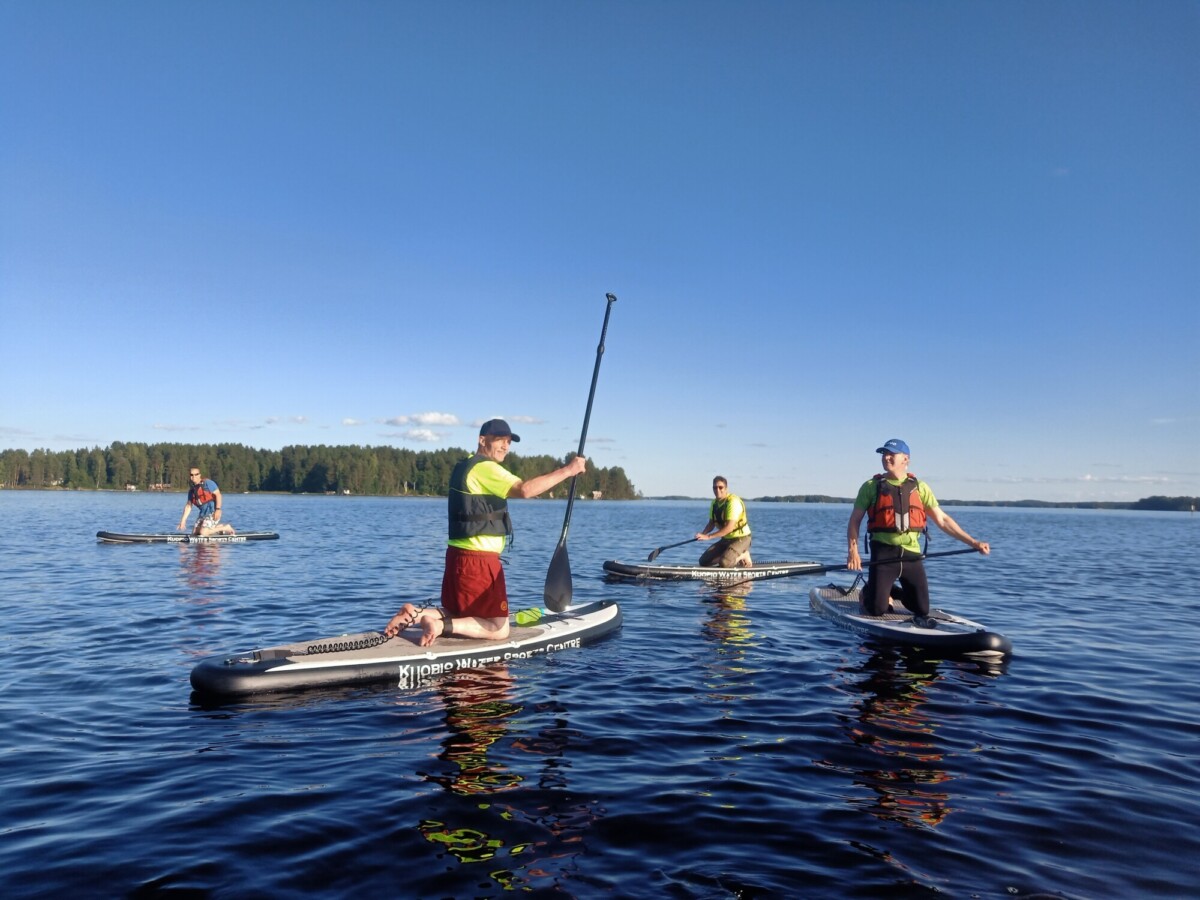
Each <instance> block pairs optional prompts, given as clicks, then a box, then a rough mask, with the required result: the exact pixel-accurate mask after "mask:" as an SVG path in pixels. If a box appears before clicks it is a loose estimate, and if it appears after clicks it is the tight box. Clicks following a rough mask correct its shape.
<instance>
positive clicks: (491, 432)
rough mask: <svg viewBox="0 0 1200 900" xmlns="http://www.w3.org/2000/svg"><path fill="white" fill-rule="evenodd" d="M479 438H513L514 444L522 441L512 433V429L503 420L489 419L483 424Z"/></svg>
mask: <svg viewBox="0 0 1200 900" xmlns="http://www.w3.org/2000/svg"><path fill="white" fill-rule="evenodd" d="M479 436H480V437H506V438H512V439H513V442H514V443H515V442H519V441H520V440H521V438H520V437H519V436H517V435H515V434H513V433H512V429H511V428H509V427H508V423H507V422H505V421H504V420H503V419H488V420H487V421H486V422H484V423H483V427H482V428H480V429H479Z"/></svg>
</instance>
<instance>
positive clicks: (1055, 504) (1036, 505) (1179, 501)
mask: <svg viewBox="0 0 1200 900" xmlns="http://www.w3.org/2000/svg"><path fill="white" fill-rule="evenodd" d="M644 499H646V500H697V501H703V502H708V500H709V498H707V497H681V496H666V497H645V498H644ZM746 499H747V500H748V501H749V502H751V503H838V504H846V505H849V504H851V503H853V502H854V498H853V497H828V496H824V495H816V494H797V495H792V496H783V497H780V496H775V497H747V498H746ZM938 505H939V506H1015V507H1020V508H1024V509H1132V510H1138V511H1149V512H1193V513H1194V512H1195V511H1196V507H1197V505H1200V497H1143V498H1142V499H1141V500H1132V501H1109V500H1064V501H1055V500H939V501H938Z"/></svg>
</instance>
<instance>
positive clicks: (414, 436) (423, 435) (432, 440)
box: [400, 428, 442, 444]
mask: <svg viewBox="0 0 1200 900" xmlns="http://www.w3.org/2000/svg"><path fill="white" fill-rule="evenodd" d="M400 437H402V438H404V440H406V441H418V442H419V443H422V444H436V443H437V442H438V441H440V440H441V439H442V435H441V434H439V433H438V432H436V431H432V430H430V429H428V428H410V429H408V431H405V432H403V433H402V434H401V435H400Z"/></svg>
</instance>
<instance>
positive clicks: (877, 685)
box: [826, 647, 953, 827]
mask: <svg viewBox="0 0 1200 900" xmlns="http://www.w3.org/2000/svg"><path fill="white" fill-rule="evenodd" d="M938 665H939V663H938V661H937V660H931V659H926V658H923V657H921V656H919V655H914V654H906V653H905V652H904V651H903V650H901V649H900V648H896V647H884V648H880V649H878V650H876V651H874V652H873V653H871V655H870V656H868V657H867V658H866V659H865V660H864V661H863V662H862V664H861V665H858V666H845V667H842V668H840V669H839V670H838V672H839V675H840V676H841V680H842V681H843V683H844V686H845V687H846V689H847V690H848V691H850V692H851V693H853V694H854V695H856V700H855V702H854V705H853V708H852V710H851V713H850V714H845V713H843V714H841V716H840V718H841V719H842V720H843V721H842V727H843V729H844V731H845V734H846V737H847V738H848V739H849V742H850V745H851V747H850V752H849V754H848V755H847V757H846V759H845V760H838V761H826V764H827V765H829V766H831V767H833V768H837V769H840V770H843V771H846V772H847V773H848V774H850V775H851V776H852V777H853V780H854V784H855V785H858V786H861V787H864V788H866V789H867V790H868V791H870V792H871V795H872V796H871V797H870V798H869V799H865V800H864V799H861V798H857V797H855V798H851V799H850V801H849V802H850V804H851V805H852V806H858V807H862V808H864V809H866V810H867V812H869V813H870V814H871V815H874V816H876V817H877V818H880V819H884V820H887V821H890V822H897V823H899V824H901V825H907V826H917V827H923V826H931V827H936V826H938V825H940V824H941V822H942V821H943V820H944V819H945V818H946V817H947V816H948V815H949V814H950V813H951V812H952V811H953V807H952V806H951V799H952V798H951V794H950V793H949V787H950V784H951V782H952V781H953V776H951V775H950V774H949V772H947V771H946V769H945V767H944V761H945V752H944V750H943V749H942V747H941V746H940V745H939V741H938V723H937V722H936V720H935V719H934V718H933V717H932V716H931V715H930V714H929V713H928V712H927V711H926V710H925V709H924V708H923V706H924V704H925V701H926V699H927V697H928V692H929V690H930V688H931V687H933V686H934V685H936V684H937V683H938V682H939V681H940V680H941V679H942V678H943V677H944V676H943V675H941V674H940V673H939V671H938Z"/></svg>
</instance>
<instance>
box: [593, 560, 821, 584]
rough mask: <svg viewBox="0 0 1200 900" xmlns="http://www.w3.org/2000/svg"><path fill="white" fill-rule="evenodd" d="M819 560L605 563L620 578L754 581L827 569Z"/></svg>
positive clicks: (608, 561) (609, 571)
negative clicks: (727, 565)
mask: <svg viewBox="0 0 1200 900" xmlns="http://www.w3.org/2000/svg"><path fill="white" fill-rule="evenodd" d="M825 568H826V567H825V566H822V565H821V563H819V562H813V561H812V560H804V561H797V562H761V563H755V564H754V565H752V566H738V567H736V568H733V569H721V568H717V567H716V566H696V565H692V566H668V565H659V564H655V563H623V562H618V561H617V560H615V559H610V560H607V561H606V562H605V563H604V571H605V572H607V573H608V574H609V575H612V576H614V577H616V578H623V579H632V580H635V581H711V582H716V583H719V584H727V583H729V582H734V581H737V582H742V581H754V580H755V579H759V578H785V577H787V576H789V575H803V574H805V573H806V572H812V571H813V570H823V569H825Z"/></svg>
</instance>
